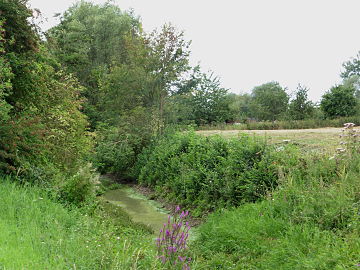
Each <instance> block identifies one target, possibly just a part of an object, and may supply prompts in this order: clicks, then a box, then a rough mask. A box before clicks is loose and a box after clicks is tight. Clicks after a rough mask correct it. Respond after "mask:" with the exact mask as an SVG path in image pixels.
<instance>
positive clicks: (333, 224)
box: [192, 157, 360, 269]
mask: <svg viewBox="0 0 360 270" xmlns="http://www.w3.org/2000/svg"><path fill="white" fill-rule="evenodd" d="M359 161H360V159H359V157H356V158H354V159H352V160H344V161H340V162H339V161H335V160H329V159H328V157H310V158H308V159H307V158H306V159H300V160H299V161H298V162H297V164H296V165H295V166H294V168H293V169H292V170H291V171H290V173H289V174H288V175H287V176H286V177H285V179H284V180H283V182H282V185H281V187H280V188H279V189H278V190H277V191H275V192H274V193H273V194H272V195H271V196H269V198H268V199H267V200H265V201H263V202H259V203H256V204H246V205H243V206H240V207H239V208H237V209H231V210H228V211H218V212H217V213H215V214H213V215H211V216H210V217H209V219H208V221H207V222H206V223H205V224H204V225H202V226H201V227H200V230H199V233H200V234H199V238H198V239H197V243H196V245H195V246H193V247H192V248H193V249H194V250H196V249H198V250H200V254H201V256H203V259H205V260H206V261H204V264H205V265H206V266H207V267H208V268H215V267H217V268H220V267H227V269H239V268H240V269H243V268H245V269H337V268H339V269H350V268H352V267H353V266H355V265H356V264H357V263H358V255H357V254H359V252H360V246H359V243H358V240H357V239H358V238H359V232H360V230H359V229H360V227H359V226H360V222H359V221H360V220H359V216H358V211H359V197H358V192H359V185H358V184H357V180H356V179H357V174H358V170H359V167H358V165H359ZM234 224H236V226H234ZM200 260H201V259H200V258H199V261H200Z"/></svg>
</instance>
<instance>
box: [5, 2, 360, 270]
mask: <svg viewBox="0 0 360 270" xmlns="http://www.w3.org/2000/svg"><path fill="white" fill-rule="evenodd" d="M36 14H37V13H36V12H33V11H32V10H31V9H29V8H28V6H27V1H26V0H0V55H1V57H0V175H1V177H0V198H1V200H0V240H1V241H0V268H1V269H2V268H4V269H162V267H165V268H166V267H167V266H164V265H162V263H161V260H159V258H158V257H157V252H156V245H155V241H154V239H155V237H154V235H153V234H152V232H151V230H150V229H149V228H147V227H146V226H144V225H141V224H137V223H134V222H132V221H131V219H130V217H129V216H128V215H127V214H126V213H125V212H124V211H123V210H122V209H121V208H120V207H115V206H113V205H112V204H109V203H107V202H105V201H104V200H103V199H102V198H101V196H99V195H101V193H102V192H103V190H102V189H104V186H103V187H99V186H100V182H99V181H100V180H99V174H111V175H113V176H115V177H116V178H117V179H120V180H121V181H122V182H126V181H129V180H130V181H132V182H135V183H137V184H139V185H144V186H147V187H150V188H151V189H154V191H155V196H157V197H158V198H161V199H165V200H167V201H168V202H170V203H171V204H173V205H174V204H179V205H181V206H182V209H184V207H185V208H186V209H188V210H190V212H191V214H192V215H193V216H196V217H200V218H202V221H203V224H202V225H200V227H199V229H198V232H197V233H196V234H195V236H196V237H194V238H195V240H193V241H189V249H187V250H186V251H184V250H183V251H182V252H183V253H182V255H181V256H182V258H185V257H187V258H191V259H192V260H191V263H189V266H190V268H191V269H351V268H354V267H355V268H356V266H355V265H356V264H358V263H360V260H359V257H358V254H359V253H360V246H359V239H360V238H359V237H360V235H359V234H360V220H359V219H360V216H359V211H360V197H359V194H360V186H359V183H358V175H359V173H360V171H359V170H360V156H359V151H358V149H359V147H358V145H359V141H358V132H353V131H352V130H353V129H352V126H349V125H348V126H347V129H346V130H345V132H344V133H343V134H342V135H343V136H346V137H345V141H344V142H342V145H341V147H340V148H339V149H338V150H337V152H336V151H335V148H336V147H334V150H333V151H332V150H331V149H327V151H326V153H324V152H323V151H318V148H316V149H315V151H308V148H307V147H306V144H312V143H313V142H311V143H310V142H306V139H305V140H304V141H302V144H299V143H293V142H292V141H288V140H286V141H282V140H281V141H276V142H273V141H271V140H267V139H266V138H263V137H256V136H253V135H245V134H243V135H239V136H237V137H234V138H224V137H222V136H208V137H206V136H202V135H199V134H196V133H195V132H194V131H188V130H189V129H190V130H191V129H204V128H206V129H211V128H216V129H218V127H223V128H224V129H227V128H229V125H226V123H232V124H234V125H232V126H231V128H232V129H238V130H240V129H247V130H255V129H264V130H268V129H293V128H297V129H304V128H319V127H325V126H336V127H338V126H342V124H343V123H344V122H354V123H355V124H360V123H359V118H358V115H359V114H358V113H359V93H358V83H359V77H358V76H359V75H360V69H359V65H358V58H359V57H358V58H354V59H352V60H351V61H348V62H346V63H345V64H344V72H343V73H342V74H341V76H342V78H343V82H342V83H341V84H340V85H337V86H334V87H332V88H331V89H330V90H329V91H328V92H326V93H325V94H324V96H323V98H322V100H321V102H320V103H319V104H314V103H313V102H311V101H309V100H308V98H307V92H308V89H307V88H306V87H305V86H302V85H299V87H298V88H297V89H296V91H295V92H294V94H293V95H290V94H289V93H288V90H287V89H285V88H283V87H282V86H281V85H280V84H279V83H277V82H269V83H265V84H263V85H260V86H257V87H254V89H253V90H252V92H251V94H232V93H229V91H228V90H227V89H225V88H223V87H222V86H221V82H220V79H219V78H218V77H216V76H215V75H214V74H213V73H212V72H209V73H204V72H203V71H202V69H201V67H200V66H191V65H190V62H189V57H190V53H191V51H190V42H189V41H186V40H185V39H184V33H183V32H181V31H178V30H177V29H176V28H175V27H174V26H172V25H170V24H166V25H164V26H163V27H161V28H160V29H157V30H154V31H153V32H151V33H146V32H145V31H144V30H143V28H142V25H141V19H140V17H138V16H137V15H136V14H135V13H134V12H133V11H123V10H121V9H120V8H119V7H117V6H115V5H114V4H112V3H111V2H107V3H106V4H104V5H96V4H93V3H89V2H86V1H80V2H78V3H77V4H75V5H74V6H72V7H71V8H69V9H68V10H67V11H66V12H65V13H64V14H62V15H61V20H60V23H59V24H58V25H57V26H54V27H53V28H51V29H49V30H48V31H47V32H46V33H41V32H40V30H39V27H38V26H37V25H36V24H35V23H34V20H35V19H36V18H34V16H35V15H36ZM274 104H276V106H274ZM235 123H236V125H235ZM346 138H347V139H346ZM350 138H351V139H350ZM316 140H318V141H323V138H322V137H321V136H320V137H316ZM319 145H320V147H322V145H321V144H319ZM171 256H172V257H174V258H175V261H176V252H175V251H174V250H173V253H172V254H171ZM172 267H173V268H174V267H175V268H176V267H177V266H172ZM179 267H180V266H179Z"/></svg>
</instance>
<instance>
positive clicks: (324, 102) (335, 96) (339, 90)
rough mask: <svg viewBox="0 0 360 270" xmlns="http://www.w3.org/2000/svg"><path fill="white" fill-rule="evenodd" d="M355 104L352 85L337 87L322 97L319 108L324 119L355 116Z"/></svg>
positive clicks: (356, 102)
mask: <svg viewBox="0 0 360 270" xmlns="http://www.w3.org/2000/svg"><path fill="white" fill-rule="evenodd" d="M357 104H358V101H357V99H356V97H355V88H354V87H353V86H352V85H348V86H345V85H338V86H334V87H332V88H331V89H330V91H328V92H326V93H325V94H324V95H323V96H322V99H321V103H320V108H321V109H322V111H323V112H324V114H325V117H328V118H336V117H342V116H353V115H355V114H356V106H357Z"/></svg>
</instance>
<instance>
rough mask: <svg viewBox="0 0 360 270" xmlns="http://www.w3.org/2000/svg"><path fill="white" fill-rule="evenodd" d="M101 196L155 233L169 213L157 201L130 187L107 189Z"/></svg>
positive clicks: (165, 220)
mask: <svg viewBox="0 0 360 270" xmlns="http://www.w3.org/2000/svg"><path fill="white" fill-rule="evenodd" d="M103 197H104V198H105V199H106V200H107V201H109V202H110V203H113V204H115V205H117V206H120V207H122V208H123V209H124V210H125V211H126V212H127V213H128V214H129V215H130V216H131V218H132V219H133V221H135V222H139V223H143V224H145V225H148V226H149V227H151V228H152V229H153V230H154V232H155V234H157V233H158V232H159V230H160V229H161V228H162V226H163V224H164V223H166V222H167V218H168V215H169V214H168V212H166V211H165V210H164V209H163V208H161V205H160V204H159V203H157V202H155V201H153V200H149V199H147V198H146V197H145V196H143V195H142V194H139V193H138V192H137V191H135V190H134V189H133V188H131V187H123V188H120V189H115V190H109V191H107V192H106V193H105V194H104V195H103Z"/></svg>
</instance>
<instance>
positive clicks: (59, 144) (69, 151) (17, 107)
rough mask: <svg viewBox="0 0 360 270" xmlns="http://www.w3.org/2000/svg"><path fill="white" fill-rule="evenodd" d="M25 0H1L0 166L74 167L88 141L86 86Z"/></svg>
mask: <svg viewBox="0 0 360 270" xmlns="http://www.w3.org/2000/svg"><path fill="white" fill-rule="evenodd" d="M26 4H27V1H24V0H12V1H6V0H4V1H0V10H1V12H0V17H1V18H0V33H1V37H0V40H1V42H0V53H1V58H0V72H1V73H0V74H1V75H0V107H1V108H0V170H1V171H5V172H7V173H10V172H12V173H17V174H18V175H21V173H24V174H30V173H31V171H36V172H37V173H36V174H37V175H39V174H40V173H39V172H40V171H41V170H42V169H41V168H43V167H44V166H50V165H49V164H51V166H52V167H53V168H54V169H55V170H61V171H63V172H64V173H70V172H71V171H74V170H75V171H76V170H77V169H78V168H79V166H80V164H81V163H82V162H83V157H84V156H85V155H86V154H85V152H86V151H87V149H88V146H89V145H90V143H89V139H88V138H87V137H86V136H85V134H86V128H87V121H86V118H85V116H84V115H83V114H82V113H81V112H80V108H81V104H82V99H81V98H80V92H81V90H82V88H81V86H79V84H78V82H77V80H76V79H75V78H73V77H72V76H70V75H68V74H66V73H64V72H63V70H61V68H60V65H59V63H57V62H56V59H54V57H53V56H52V55H50V54H49V52H48V50H47V49H46V48H44V46H42V44H41V41H40V38H39V35H38V33H37V32H36V29H35V27H34V26H33V25H32V24H31V23H29V21H30V20H29V19H31V15H32V12H31V10H29V9H28V8H27V6H26ZM46 180H47V179H46Z"/></svg>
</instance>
